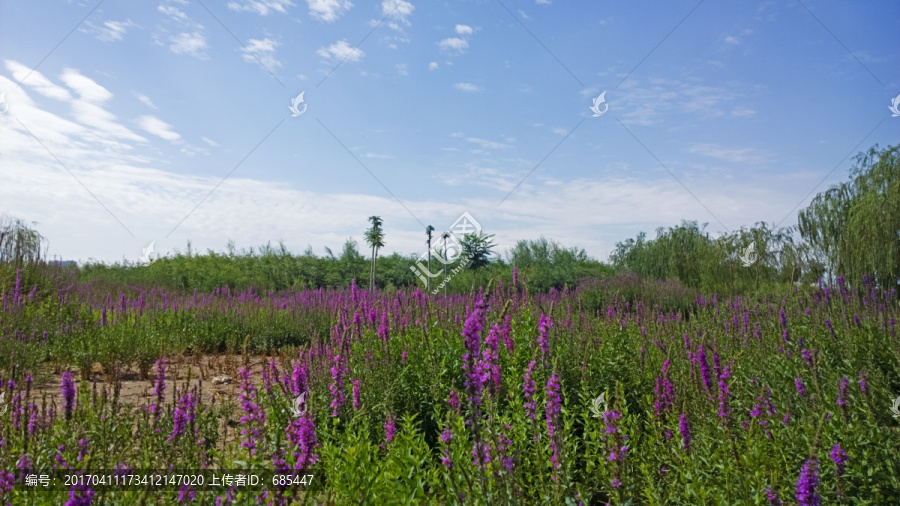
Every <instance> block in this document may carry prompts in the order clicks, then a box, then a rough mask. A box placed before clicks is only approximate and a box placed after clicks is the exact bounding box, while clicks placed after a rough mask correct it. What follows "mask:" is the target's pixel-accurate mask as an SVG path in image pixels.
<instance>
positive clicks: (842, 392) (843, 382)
mask: <svg viewBox="0 0 900 506" xmlns="http://www.w3.org/2000/svg"><path fill="white" fill-rule="evenodd" d="M849 385H850V378H848V377H846V376H844V377H843V378H841V379H839V380H838V395H837V405H838V406H841V407H844V406H847V404H848V402H847V387H848V386H849Z"/></svg>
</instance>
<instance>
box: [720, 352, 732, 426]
mask: <svg viewBox="0 0 900 506" xmlns="http://www.w3.org/2000/svg"><path fill="white" fill-rule="evenodd" d="M730 376H731V373H730V372H729V371H728V366H727V365H726V366H725V370H724V371H722V374H721V375H719V417H721V418H726V417H728V415H729V414H730V413H731V406H729V404H728V400H729V399H730V397H731V392H730V391H729V390H728V383H727V382H726V381H725V380H726V379H728V378H729V377H730Z"/></svg>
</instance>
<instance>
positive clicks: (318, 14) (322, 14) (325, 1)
mask: <svg viewBox="0 0 900 506" xmlns="http://www.w3.org/2000/svg"><path fill="white" fill-rule="evenodd" d="M306 3H307V4H308V5H309V15H310V16H312V17H314V18H316V19H318V20H319V21H325V22H327V23H331V22H333V21H335V20H336V19H337V18H339V17H341V16H342V15H343V14H344V13H345V12H347V11H348V10H350V8H351V7H353V4H352V3H350V1H349V0H306Z"/></svg>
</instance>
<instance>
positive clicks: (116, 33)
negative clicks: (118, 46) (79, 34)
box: [81, 19, 137, 42]
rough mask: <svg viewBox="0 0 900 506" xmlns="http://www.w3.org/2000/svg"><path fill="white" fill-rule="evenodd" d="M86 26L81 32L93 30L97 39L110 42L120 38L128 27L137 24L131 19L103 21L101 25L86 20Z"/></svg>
mask: <svg viewBox="0 0 900 506" xmlns="http://www.w3.org/2000/svg"><path fill="white" fill-rule="evenodd" d="M85 25H86V26H87V28H85V29H82V30H81V31H83V32H93V33H94V34H95V35H96V36H97V39H99V40H102V41H104V42H112V41H116V40H122V36H123V35H125V33H127V32H128V29H129V28H131V27H133V26H137V25H136V24H134V23H132V22H131V20H130V19H129V20H127V21H112V20H110V21H105V22H104V23H103V26H95V25H93V24H92V23H91V22H90V21H88V22H86V23H85Z"/></svg>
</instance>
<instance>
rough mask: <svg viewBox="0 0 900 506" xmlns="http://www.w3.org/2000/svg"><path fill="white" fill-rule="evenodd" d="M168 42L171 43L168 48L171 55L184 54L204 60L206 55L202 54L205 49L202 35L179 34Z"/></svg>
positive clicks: (204, 39) (204, 40)
mask: <svg viewBox="0 0 900 506" xmlns="http://www.w3.org/2000/svg"><path fill="white" fill-rule="evenodd" d="M170 40H171V41H172V45H171V46H169V49H171V50H172V52H173V53H175V54H186V55H190V56H193V57H194V58H199V59H201V60H202V59H205V58H206V54H205V53H204V52H203V50H204V49H206V47H207V45H206V37H205V36H204V35H203V34H202V33H200V32H194V33H186V32H185V33H180V34H178V35H176V36H174V37H172V38H171V39H170Z"/></svg>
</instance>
